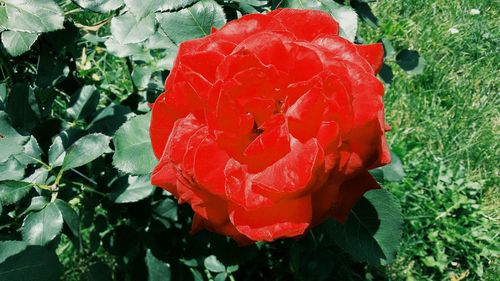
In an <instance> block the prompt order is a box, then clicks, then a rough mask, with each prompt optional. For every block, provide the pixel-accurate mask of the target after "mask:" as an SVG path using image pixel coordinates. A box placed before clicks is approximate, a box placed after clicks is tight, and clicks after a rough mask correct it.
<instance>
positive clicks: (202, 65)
mask: <svg viewBox="0 0 500 281" xmlns="http://www.w3.org/2000/svg"><path fill="white" fill-rule="evenodd" d="M224 58H225V56H224V55H223V54H221V53H219V52H217V51H202V52H199V53H193V54H187V55H184V56H182V57H180V59H179V62H178V63H180V64H182V65H184V66H186V67H188V68H190V69H191V70H192V71H194V72H196V73H199V74H201V75H202V76H203V77H205V78H206V79H207V80H208V81H210V82H212V83H214V82H215V79H216V78H215V73H216V69H217V67H218V66H219V64H220V63H221V62H222V60H223V59H224Z"/></svg>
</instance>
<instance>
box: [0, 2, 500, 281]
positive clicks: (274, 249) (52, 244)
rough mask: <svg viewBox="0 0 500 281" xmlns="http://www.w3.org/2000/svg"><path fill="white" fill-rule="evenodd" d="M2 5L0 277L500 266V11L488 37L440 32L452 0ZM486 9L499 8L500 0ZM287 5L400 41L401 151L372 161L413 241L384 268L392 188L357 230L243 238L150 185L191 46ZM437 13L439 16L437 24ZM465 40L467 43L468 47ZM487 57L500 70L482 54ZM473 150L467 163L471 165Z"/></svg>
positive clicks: (353, 223) (450, 271) (277, 274)
mask: <svg viewBox="0 0 500 281" xmlns="http://www.w3.org/2000/svg"><path fill="white" fill-rule="evenodd" d="M0 2H1V3H0V32H1V33H2V34H1V41H2V47H0V280H4V279H5V280H58V279H62V280H145V279H146V278H147V279H148V280H217V281H220V280H259V279H270V280H360V279H367V280H379V279H394V280H401V279H407V280H415V279H416V280H426V279H432V280H436V279H437V280H440V279H445V278H448V277H449V276H455V277H456V276H460V274H465V273H466V274H468V275H469V276H470V277H471V278H472V279H479V278H482V277H484V278H487V276H493V278H491V277H490V278H491V280H494V277H495V276H496V275H497V274H495V271H494V269H493V270H489V271H488V269H487V266H488V265H489V261H490V260H492V259H493V257H495V256H498V245H497V244H496V243H495V241H494V240H493V239H494V237H495V235H496V234H495V233H498V228H494V227H492V226H491V219H490V216H492V215H491V212H493V213H494V211H490V212H487V211H484V210H482V208H483V207H482V206H483V204H484V203H483V199H482V198H483V192H484V190H485V189H484V188H485V187H486V186H490V187H491V186H493V185H494V183H492V182H493V180H492V181H490V182H488V181H486V182H485V181H482V180H481V179H483V178H488V176H490V177H491V175H493V172H492V173H486V172H485V171H488V170H489V169H490V170H491V167H495V163H496V162H497V161H495V157H494V156H492V155H494V153H487V151H488V150H489V149H491V148H492V147H493V148H496V147H497V146H496V144H495V137H494V135H492V133H491V132H494V131H495V130H494V129H493V125H491V124H493V123H494V122H491V120H489V119H488V118H492V117H491V116H490V115H488V116H487V114H491V112H497V111H495V110H494V109H493V108H495V105H498V99H496V98H495V97H494V95H488V96H486V94H488V93H490V94H491V93H496V92H497V91H496V90H495V89H496V88H495V85H496V84H495V83H491V82H488V80H491V81H493V80H494V79H492V77H493V76H492V75H494V74H495V73H496V72H495V68H494V66H495V65H498V62H497V60H498V59H495V56H494V54H493V52H492V51H491V52H488V51H486V50H488V49H492V50H494V49H495V47H494V46H495V45H494V44H493V42H494V41H495V40H493V39H492V38H497V37H498V36H496V35H498V34H497V33H495V34H493V32H494V31H493V30H495V29H494V28H492V25H491V24H490V23H488V24H489V25H488V24H485V26H490V27H491V28H490V29H491V34H490V35H489V36H490V39H488V38H483V37H484V36H485V35H484V34H485V33H482V34H483V35H478V34H474V33H473V30H480V29H481V27H479V26H480V24H478V25H477V26H474V27H473V28H471V30H472V31H470V33H467V38H466V39H464V40H465V42H462V41H459V40H457V39H446V40H449V41H446V40H445V39H443V34H442V33H439V30H440V29H443V26H444V25H445V23H444V22H445V21H444V20H441V19H440V18H441V16H440V15H441V14H438V15H434V14H432V13H445V12H443V11H446V10H447V9H444V8H443V7H448V6H449V5H445V4H446V3H445V2H443V1H437V2H438V3H437V4H432V3H427V4H426V5H423V4H416V2H415V3H414V1H410V2H411V3H412V4H404V3H403V2H402V1H395V3H396V4H394V5H393V4H388V3H389V2H387V1H379V2H380V3H378V4H375V6H373V7H375V9H374V11H373V12H372V10H371V8H370V7H371V6H369V5H367V4H366V2H371V1H364V0H359V1H350V4H351V5H350V6H345V5H341V4H338V3H337V2H346V1H336V2H335V1H327V0H321V1H320V0H310V1H306V0H304V1H295V0H293V1H292V0H289V1H264V0H227V1H226V0H223V1H213V0H201V1H197V0H182V1H155V0H147V1H132V0H73V1H72V2H73V3H71V2H70V1H57V2H56V1H52V0H48V1H45V0H44V1H42V0H37V1H26V0H19V1H13V0H4V1H0ZM427 2H428V1H427ZM473 2H474V1H473ZM487 2H488V1H487ZM474 3H475V4H477V5H482V6H481V11H482V12H483V11H484V13H485V14H486V13H488V17H489V18H494V15H495V12H494V11H491V10H489V9H488V8H486V7H487V6H488V3H479V2H477V1H475V2H474ZM412 5H413V6H412ZM433 5H437V6H438V7H440V9H435V8H432V9H431V8H430V7H434V6H433ZM467 5H472V4H467ZM490 5H491V6H492V7H496V6H495V5H496V4H493V3H490ZM278 6H279V7H297V8H310V9H321V10H324V11H326V12H328V13H330V14H332V15H333V16H334V17H335V18H337V19H338V20H339V21H340V23H341V26H340V27H341V32H342V34H343V35H344V36H346V37H347V38H348V39H350V40H352V41H356V42H363V41H364V39H363V38H366V39H369V40H367V41H369V42H375V41H377V40H380V41H382V42H383V44H384V48H385V51H386V60H387V61H388V65H385V66H384V68H383V70H382V72H381V74H380V75H381V78H382V79H383V80H384V81H385V82H386V83H389V82H391V81H392V76H393V75H394V77H396V79H395V83H394V84H393V85H392V86H391V87H390V88H389V90H388V94H387V99H386V110H387V114H388V115H389V123H390V124H391V125H392V126H393V128H394V131H393V133H392V134H393V135H392V137H391V138H390V144H391V145H392V147H393V148H394V149H395V152H396V153H397V154H398V155H399V156H401V158H402V159H403V161H401V160H400V159H399V157H397V156H396V155H395V154H393V163H392V164H390V165H387V166H385V167H382V168H379V169H376V170H374V171H372V173H373V174H374V175H375V176H376V177H377V179H378V180H379V181H380V182H381V183H384V185H386V186H388V187H389V188H390V190H391V191H393V192H394V193H395V194H396V195H397V198H398V199H400V200H401V201H402V203H403V208H402V212H403V242H402V243H401V246H402V248H401V252H400V254H399V255H398V256H397V257H396V258H395V259H394V263H393V264H391V265H385V263H386V261H387V262H390V261H391V260H392V259H393V258H394V252H395V250H396V248H397V246H398V239H399V236H400V235H401V234H400V233H401V229H400V224H401V217H400V216H398V211H397V209H398V207H397V204H395V199H394V198H393V197H392V196H390V195H389V194H388V193H387V192H386V191H372V192H369V193H367V194H366V195H365V197H364V199H362V200H361V201H360V202H359V203H358V204H357V205H356V207H355V208H354V210H353V212H354V213H355V214H356V215H357V216H355V215H354V213H352V214H351V215H350V217H349V220H348V222H347V223H346V224H344V225H341V224H338V223H334V222H328V223H325V224H323V225H320V226H318V227H316V228H314V229H313V230H312V231H310V232H309V233H307V234H305V235H304V237H302V238H301V239H298V240H282V241H277V242H274V243H257V244H256V245H251V246H247V247H242V248H240V247H238V246H237V245H235V243H234V242H232V241H230V240H228V239H227V238H225V237H222V236H220V235H215V234H212V233H209V232H201V233H198V234H196V235H194V236H190V235H187V233H188V232H189V228H190V224H191V221H190V220H191V219H190V218H191V217H192V211H191V210H190V209H189V207H187V206H183V205H181V206H179V205H178V204H177V202H175V201H174V199H173V197H172V196H171V195H170V194H169V193H168V192H166V191H163V190H160V189H156V188H154V187H153V186H151V184H150V182H149V178H150V175H149V174H150V173H151V171H152V169H153V167H154V166H155V164H156V159H155V157H154V154H153V151H152V148H151V145H150V141H149V120H150V115H149V114H148V112H149V110H150V108H149V106H148V103H149V102H152V101H154V99H155V98H156V97H157V96H158V95H159V94H160V93H161V92H162V91H163V82H164V80H165V78H166V77H167V75H168V70H170V69H171V67H172V64H173V60H174V58H175V55H176V53H177V50H178V45H179V44H180V43H181V42H183V41H185V40H188V39H194V38H199V37H202V36H205V35H208V34H210V32H211V28H212V27H216V28H220V27H221V26H222V25H223V24H224V23H225V22H226V21H229V20H233V19H235V18H236V17H237V16H238V15H239V14H246V13H255V12H265V11H268V10H270V9H274V8H276V7H278ZM464 6H465V5H464ZM467 7H469V6H467ZM470 7H471V8H472V6H470ZM478 7H479V6H478ZM491 9H493V8H491ZM431 10H432V11H433V12H432V13H431V12H429V11H431ZM455 10H456V11H458V10H457V9H456V8H455ZM355 12H356V13H358V14H359V16H360V18H361V19H362V20H363V21H364V22H365V23H367V26H365V25H364V24H363V23H360V22H358V17H357V16H356V13H355ZM462 12H463V11H462ZM374 14H377V15H381V17H380V19H379V20H377V19H376V18H374ZM450 17H451V16H450ZM454 17H455V18H457V19H458V18H460V17H461V16H460V17H459V16H458V15H454ZM423 18H424V19H425V20H424V19H423ZM438 18H439V19H438ZM452 18H453V17H452ZM410 19H411V20H410ZM429 19H433V21H434V23H433V24H434V25H433V26H432V27H429V28H427V27H426V23H427V21H428V20H429ZM63 20H64V21H63ZM450 22H451V21H450ZM416 23H417V24H416ZM358 27H359V28H360V29H361V31H362V33H361V34H357V32H358ZM448 28H449V27H445V28H444V29H443V30H445V31H446V30H447V29H448ZM474 28H475V29H474ZM417 31H418V32H417ZM481 36H483V37H481ZM495 36H496V37H495ZM425 38H431V39H425ZM425 40H430V41H425ZM427 46H431V47H429V48H430V49H431V50H425V49H424V48H427ZM457 46H460V47H461V48H462V49H461V51H456V52H455V51H453V50H455V49H456V48H457ZM409 48H415V49H419V52H417V51H413V50H411V49H409ZM434 52H435V53H434ZM420 54H422V55H424V56H425V58H426V59H425V60H424V59H423V58H422V57H421V56H420ZM441 56H442V57H441ZM476 60H477V61H479V60H480V61H483V63H484V65H486V66H485V67H487V69H489V70H490V71H486V72H485V71H482V72H481V70H482V68H480V67H479V66H476V65H474V64H471V62H474V61H476ZM425 61H427V67H425V68H424V67H423V66H424V63H423V62H425ZM443 61H444V62H445V63H443ZM495 62H496V63H495ZM446 63H448V64H449V65H451V66H448V65H447V64H446ZM398 65H399V66H400V67H401V68H402V69H403V70H405V71H407V72H408V73H410V74H413V75H412V76H405V75H404V74H402V71H401V70H400V69H399V68H394V73H393V72H392V70H391V68H390V66H398ZM462 65H466V67H464V68H463V69H460V67H461V66H462ZM429 66H432V67H429ZM436 67H437V69H434V68H436ZM488 67H489V68H488ZM457 69H459V70H460V71H459V72H457V71H456V70H457ZM462 75H464V76H462ZM488 75H490V76H488ZM468 81H471V82H468ZM478 85H481V86H478ZM446 89H450V90H449V91H448V90H446ZM475 92H481V93H486V94H485V95H484V96H482V97H480V98H477V97H476V96H475V95H473V94H471V93H475ZM457 100H458V101H460V102H459V104H457V103H456V101H457ZM478 105H481V107H478ZM464 116H465V117H464ZM485 116H486V117H485ZM444 117H446V118H444ZM476 117H477V118H476ZM478 118H479V119H478ZM444 119H448V121H447V120H444ZM476 119H477V120H479V121H477V122H476V121H474V120H476ZM469 128H472V129H469ZM488 132H489V133H488ZM463 138H465V140H464V141H461V140H462V139H463ZM111 140H112V141H111ZM461 160H463V162H461V164H463V165H465V167H466V168H465V169H460V168H459V166H457V165H459V163H460V161H461ZM496 160H497V159H496ZM403 163H404V170H403ZM437 163H447V164H446V165H445V164H443V165H440V164H437ZM440 167H441V168H440ZM446 167H449V168H446ZM476 172H477V175H474V174H475V173H476ZM401 180H402V182H401ZM493 202H494V201H493ZM497 202H498V200H497ZM493 205H494V204H493ZM497 209H498V208H497ZM390 210H392V211H390ZM375 215H376V216H375ZM341 234H344V235H341ZM32 244H34V245H32ZM40 245H43V246H40ZM349 257H351V258H349ZM381 260H382V261H383V262H382V263H383V264H384V265H378V264H379V263H381ZM360 261H367V262H369V264H365V263H362V262H360ZM61 263H62V265H61ZM497 266H498V264H497ZM484 271H486V273H485V274H483V272H484ZM492 272H493V273H492ZM497 272H498V269H497Z"/></svg>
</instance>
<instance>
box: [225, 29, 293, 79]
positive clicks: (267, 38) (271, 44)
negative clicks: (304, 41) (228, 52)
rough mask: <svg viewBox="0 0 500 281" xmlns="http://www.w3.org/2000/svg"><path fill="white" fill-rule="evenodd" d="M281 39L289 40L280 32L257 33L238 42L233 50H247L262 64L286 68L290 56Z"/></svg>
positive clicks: (281, 68)
mask: <svg viewBox="0 0 500 281" xmlns="http://www.w3.org/2000/svg"><path fill="white" fill-rule="evenodd" d="M283 41H289V38H287V37H286V36H284V35H283V34H280V33H271V32H262V33H257V34H255V35H253V36H251V37H249V38H247V39H245V40H244V41H243V42H241V43H240V44H238V46H237V47H236V48H235V49H234V51H233V52H239V51H242V50H245V51H248V52H250V53H252V54H254V55H255V56H257V58H259V60H260V61H261V62H262V63H263V64H265V65H269V64H272V65H274V66H276V67H277V68H278V69H280V70H286V69H287V67H288V65H289V60H290V56H289V54H288V51H287V49H286V48H285V45H284V44H283Z"/></svg>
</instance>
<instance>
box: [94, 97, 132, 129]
mask: <svg viewBox="0 0 500 281" xmlns="http://www.w3.org/2000/svg"><path fill="white" fill-rule="evenodd" d="M130 115H133V113H131V111H130V108H129V107H128V106H123V105H119V104H110V105H108V106H107V107H106V108H103V109H102V110H100V111H99V113H97V115H96V116H95V117H94V119H92V122H90V124H89V131H90V132H93V133H103V134H105V135H108V136H110V135H113V134H114V133H115V132H116V130H118V128H120V126H121V125H123V123H125V122H126V121H127V119H128V117H129V116H130Z"/></svg>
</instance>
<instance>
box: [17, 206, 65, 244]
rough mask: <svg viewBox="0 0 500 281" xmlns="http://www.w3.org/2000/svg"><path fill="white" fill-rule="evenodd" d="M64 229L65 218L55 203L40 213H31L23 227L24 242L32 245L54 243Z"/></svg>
mask: <svg viewBox="0 0 500 281" xmlns="http://www.w3.org/2000/svg"><path fill="white" fill-rule="evenodd" d="M62 227H63V217H62V214H61V212H60V211H59V209H58V208H57V206H56V204H55V203H49V204H47V206H45V208H43V209H42V210H41V211H39V212H34V213H29V214H28V215H27V216H26V218H24V221H23V225H22V227H21V228H22V230H21V232H22V235H23V240H24V241H26V242H28V243H29V244H32V245H45V244H47V243H48V242H50V241H52V239H54V238H55V237H56V236H57V235H58V234H59V233H61V230H62Z"/></svg>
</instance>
